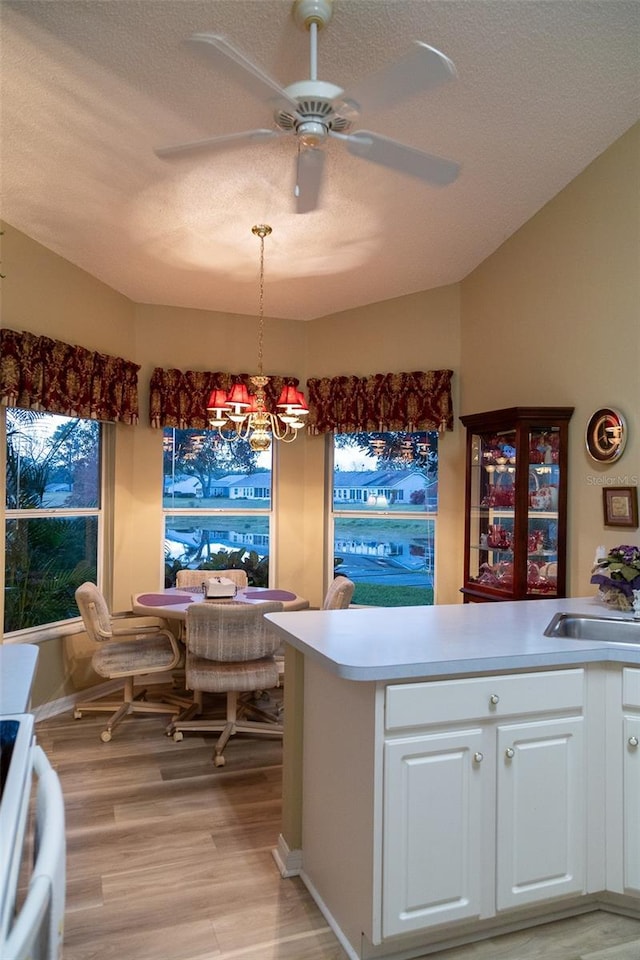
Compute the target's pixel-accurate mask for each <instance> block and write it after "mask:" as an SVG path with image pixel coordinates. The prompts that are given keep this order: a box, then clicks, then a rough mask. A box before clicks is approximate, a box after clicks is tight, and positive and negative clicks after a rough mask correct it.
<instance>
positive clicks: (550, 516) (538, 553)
mask: <svg viewBox="0 0 640 960" xmlns="http://www.w3.org/2000/svg"><path fill="white" fill-rule="evenodd" d="M527 449H528V458H527V459H528V470H529V477H528V484H527V488H528V489H527V494H528V498H527V531H526V532H527V594H528V595H531V596H536V595H540V596H545V597H556V596H557V595H558V510H559V493H560V463H559V460H560V428H559V427H546V428H544V427H542V428H535V429H532V430H530V431H529V433H528V448H527Z"/></svg>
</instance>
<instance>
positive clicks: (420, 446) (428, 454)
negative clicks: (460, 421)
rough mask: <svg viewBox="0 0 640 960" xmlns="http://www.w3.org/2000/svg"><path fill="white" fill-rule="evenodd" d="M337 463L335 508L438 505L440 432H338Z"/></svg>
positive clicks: (430, 510) (410, 508) (391, 508)
mask: <svg viewBox="0 0 640 960" xmlns="http://www.w3.org/2000/svg"><path fill="white" fill-rule="evenodd" d="M333 462H334V473H333V509H334V510H337V511H344V510H359V511H362V510H367V511H369V510H380V511H384V512H389V511H390V512H393V513H403V512H404V513H408V512H411V513H416V512H421V511H426V512H428V513H435V512H436V511H437V509H438V434H437V433H436V432H430V433H352V434H349V433H341V434H337V435H336V437H335V438H334V461H333Z"/></svg>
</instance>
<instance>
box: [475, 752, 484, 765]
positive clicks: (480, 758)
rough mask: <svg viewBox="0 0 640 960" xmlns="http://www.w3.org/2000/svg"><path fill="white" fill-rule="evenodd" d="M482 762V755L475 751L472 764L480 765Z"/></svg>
mask: <svg viewBox="0 0 640 960" xmlns="http://www.w3.org/2000/svg"><path fill="white" fill-rule="evenodd" d="M483 760H484V753H480V751H479V750H478V751H477V753H474V755H473V762H474V763H482V761H483Z"/></svg>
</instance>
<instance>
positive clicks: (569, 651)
mask: <svg viewBox="0 0 640 960" xmlns="http://www.w3.org/2000/svg"><path fill="white" fill-rule="evenodd" d="M559 612H567V613H579V614H590V615H595V616H602V617H614V618H615V617H624V618H625V619H632V617H631V614H624V613H621V612H620V611H617V610H611V609H609V608H608V607H606V606H604V605H603V604H601V603H599V602H598V601H597V600H596V599H595V598H594V597H580V598H573V599H564V600H520V601H506V602H500V603H467V604H450V605H438V606H433V607H367V608H355V609H349V610H306V611H303V612H299V613H298V612H290V613H272V614H268V615H267V619H268V620H270V621H271V622H272V623H274V624H275V625H276V626H277V627H278V628H279V629H280V630H281V631H282V633H283V635H284V639H285V640H286V641H287V642H288V643H290V644H291V645H292V646H294V647H295V648H296V649H297V650H300V651H301V652H302V653H303V654H305V656H308V657H310V658H311V659H312V660H315V661H316V662H317V663H320V664H321V665H322V666H323V667H324V668H325V669H326V670H328V671H329V672H330V673H333V674H335V675H336V676H339V677H343V678H345V679H348V680H398V679H403V678H404V679H410V678H415V677H430V676H442V675H444V674H453V675H456V674H458V675H463V674H468V673H482V672H487V673H493V672H494V671H498V670H518V669H531V668H543V667H550V666H562V665H570V664H577V663H589V662H594V661H600V662H602V661H616V662H621V663H630V664H640V646H638V647H635V646H631V645H629V644H626V645H622V644H611V643H606V642H599V641H598V642H596V641H587V640H569V639H562V638H558V637H545V636H544V631H545V629H546V627H547V625H548V624H549V622H550V620H551V619H552V618H553V616H554V614H556V613H559ZM638 630H640V623H639V624H638Z"/></svg>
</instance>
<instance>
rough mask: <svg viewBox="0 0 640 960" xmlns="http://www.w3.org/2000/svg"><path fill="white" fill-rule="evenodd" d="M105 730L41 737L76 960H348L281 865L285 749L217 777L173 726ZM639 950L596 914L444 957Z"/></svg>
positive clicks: (232, 752) (253, 749)
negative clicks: (58, 788) (57, 799)
mask: <svg viewBox="0 0 640 960" xmlns="http://www.w3.org/2000/svg"><path fill="white" fill-rule="evenodd" d="M102 726H103V718H102V717H101V716H100V715H86V716H85V717H83V718H82V719H81V720H73V719H72V718H71V717H70V715H65V716H59V717H54V718H51V719H49V720H45V721H42V722H40V723H38V725H37V737H38V741H39V742H40V744H41V746H42V747H43V748H44V749H45V750H46V752H47V754H48V756H49V759H50V760H51V763H52V764H53V766H54V767H55V768H56V769H57V771H58V774H59V776H60V779H61V782H62V788H63V791H64V795H65V809H66V819H67V913H66V920H65V946H64V954H63V956H64V960H346V958H347V954H346V953H345V952H344V950H343V949H342V947H341V946H340V944H339V943H338V941H337V940H336V938H335V936H334V935H333V933H332V932H331V930H330V929H329V927H328V926H327V923H326V921H325V920H324V918H323V916H322V914H321V913H320V911H319V910H318V908H317V907H316V906H315V904H314V902H313V901H312V899H311V897H310V895H309V894H308V892H307V891H306V888H305V887H304V885H303V883H302V881H301V880H300V879H299V878H292V879H287V880H283V879H282V878H281V877H280V875H279V873H278V870H277V868H276V865H275V862H274V860H273V858H272V854H271V850H272V848H273V847H274V846H275V843H276V840H277V837H278V834H279V832H280V804H281V773H282V768H281V748H282V745H281V742H280V741H279V740H275V739H274V740H271V739H269V740H266V739H263V740H258V739H249V738H244V737H243V738H241V737H236V738H234V739H233V740H232V741H231V742H230V743H229V745H228V746H227V748H226V754H227V766H225V767H223V768H218V769H216V768H214V766H213V764H212V762H211V754H212V744H213V738H214V735H211V734H209V735H198V734H195V733H190V734H185V738H184V740H183V742H182V743H174V742H173V741H172V740H171V739H169V738H168V737H166V736H164V727H165V721H164V718H162V717H159V716H153V715H150V716H149V717H144V716H136V717H131V718H129V719H127V720H125V721H124V723H123V724H122V726H120V727H119V728H118V729H117V730H116V732H115V733H114V737H113V740H112V741H111V742H110V743H107V744H104V743H101V742H100V740H99V732H100V730H101V729H102ZM636 938H640V921H635V920H631V919H628V918H624V917H617V916H613V915H611V914H605V913H599V912H596V913H591V914H588V915H586V916H583V917H579V918H574V919H571V920H566V921H561V922H558V923H553V924H546V925H544V926H541V927H537V928H534V929H531V930H527V931H524V932H522V933H515V934H510V935H507V936H504V937H500V938H496V939H494V940H492V941H485V942H482V943H478V944H472V945H469V946H466V947H461V948H457V949H454V950H450V951H441V952H439V953H437V954H432V955H431V958H432V960H433V958H434V957H435V958H437V960H541V958H543V957H544V960H578V958H580V957H581V956H583V955H584V954H587V953H590V952H594V951H596V950H603V949H605V948H610V947H612V946H614V945H616V944H619V943H624V942H628V941H632V940H634V939H636ZM638 960H640V950H639V952H638Z"/></svg>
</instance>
